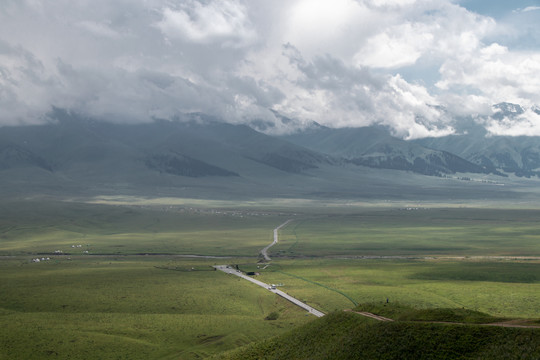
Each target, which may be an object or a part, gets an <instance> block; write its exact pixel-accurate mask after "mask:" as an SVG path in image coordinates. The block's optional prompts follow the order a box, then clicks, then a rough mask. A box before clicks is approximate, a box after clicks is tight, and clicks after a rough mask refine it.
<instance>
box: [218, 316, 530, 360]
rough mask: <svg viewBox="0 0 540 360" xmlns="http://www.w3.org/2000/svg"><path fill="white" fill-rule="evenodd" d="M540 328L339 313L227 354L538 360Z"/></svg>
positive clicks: (231, 359)
mask: <svg viewBox="0 0 540 360" xmlns="http://www.w3.org/2000/svg"><path fill="white" fill-rule="evenodd" d="M539 357H540V330H538V329H524V328H503V327H491V326H481V325H452V324H439V323H415V322H377V321H376V320H371V319H368V318H365V317H362V316H360V315H357V314H354V313H344V312H337V313H332V314H330V315H328V316H325V317H323V318H320V319H317V320H315V321H313V322H311V323H309V324H306V325H303V326H301V327H299V328H297V329H294V330H292V331H290V332H289V333H287V334H283V335H280V336H278V337H275V338H272V339H268V340H264V341H262V342H259V343H256V344H252V345H249V346H247V347H245V348H243V349H240V350H237V351H234V352H231V353H227V354H222V355H221V356H219V357H217V358H218V359H222V360H236V359H238V360H240V359H242V360H249V359H310V360H317V359H325V360H328V359H396V360H397V359H399V360H403V359H415V360H418V359H538V358H539Z"/></svg>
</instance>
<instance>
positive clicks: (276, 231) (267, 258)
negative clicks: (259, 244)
mask: <svg viewBox="0 0 540 360" xmlns="http://www.w3.org/2000/svg"><path fill="white" fill-rule="evenodd" d="M292 220H293V219H289V220H287V221H285V222H284V223H283V224H281V225H279V226H278V227H277V228H275V229H274V241H273V242H272V243H271V244H270V245H268V246H267V247H265V248H264V249H262V250H261V255H262V256H263V258H264V260H265V261H271V260H272V259H270V256H268V249H270V248H271V247H272V246H274V245H276V244H277V242H278V231H279V229H281V228H282V227H284V226H285V225H287V224H288V223H290V222H291V221H292Z"/></svg>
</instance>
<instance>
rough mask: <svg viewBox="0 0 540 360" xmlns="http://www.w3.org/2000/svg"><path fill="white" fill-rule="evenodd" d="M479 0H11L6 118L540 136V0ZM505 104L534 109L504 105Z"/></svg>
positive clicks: (4, 33)
mask: <svg viewBox="0 0 540 360" xmlns="http://www.w3.org/2000/svg"><path fill="white" fill-rule="evenodd" d="M469 2H470V3H474V1H470V0H469V1H466V0H463V1H461V2H460V1H456V0H454V1H451V0H444V1H441V0H438V1H436V0H334V1H329V0H294V1H290V0H287V1H285V0H275V1H262V0H253V1H245V0H244V1H242V0H222V1H217V0H187V1H170V0H144V1H143V0H129V1H128V0H118V1H105V0H93V1H88V0H81V1H76V2H74V1H68V0H57V1H54V2H45V1H40V0H5V1H3V2H2V4H1V5H0V125H15V124H32V123H42V122H45V121H48V119H47V114H48V113H49V112H50V110H51V107H52V106H56V107H61V108H66V109H70V110H73V111H76V112H79V113H82V114H85V115H88V116H96V117H100V118H107V119H110V120H111V121H116V122H144V121H149V120H151V119H153V118H172V117H174V116H175V115H177V114H179V113H185V112H204V113H208V114H211V115H217V116H219V117H222V118H224V119H225V120H226V121H229V122H232V123H248V122H250V121H252V120H255V119H256V120H259V121H260V120H263V121H267V122H273V121H274V120H275V116H276V115H275V113H274V112H272V111H271V109H272V110H275V111H277V112H279V113H281V114H283V115H285V116H288V117H291V118H295V119H298V120H300V122H306V123H307V122H309V121H317V122H319V123H321V124H324V125H328V126H332V127H341V126H363V125H370V124H375V123H377V124H383V125H388V126H390V127H391V128H392V129H393V131H394V133H395V134H396V135H398V136H401V137H404V138H418V137H425V136H441V135H447V134H450V133H453V132H454V131H456V130H455V126H456V124H455V118H456V116H461V117H463V116H471V118H479V116H480V117H482V116H483V117H482V119H483V120H481V121H480V122H481V123H482V124H484V125H485V126H486V127H487V128H488V130H489V131H491V132H492V133H494V134H510V135H520V134H530V133H531V132H532V133H535V134H536V135H538V134H540V125H539V122H538V120H539V119H538V117H539V116H540V115H539V114H538V112H537V111H534V109H535V108H534V105H535V104H540V50H539V47H538V45H539V44H540V30H538V26H537V25H535V23H536V20H535V18H536V17H537V16H538V14H540V12H539V11H540V10H539V9H540V7H538V6H533V5H535V4H531V3H530V2H523V1H518V2H513V3H512V4H508V5H507V6H508V8H505V9H504V10H503V11H501V12H499V13H497V14H495V15H493V14H489V13H488V12H487V11H482V9H481V8H478V7H476V8H473V7H472V6H469V9H468V8H467V6H468V3H469ZM483 13H484V15H482V14H483ZM501 102H508V103H516V104H520V105H522V106H523V108H524V109H528V110H527V111H524V112H523V113H522V114H520V115H519V118H517V117H508V118H503V119H498V118H497V117H494V118H493V117H491V116H492V115H494V114H496V113H497V109H494V108H492V105H493V104H497V103H501ZM486 119H487V120H486ZM278 124H279V126H278V127H277V128H276V129H275V131H277V132H286V131H288V130H289V129H288V128H287V127H283V124H282V123H281V122H278Z"/></svg>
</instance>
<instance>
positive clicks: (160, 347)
mask: <svg viewBox="0 0 540 360" xmlns="http://www.w3.org/2000/svg"><path fill="white" fill-rule="evenodd" d="M211 264H212V263H211V262H209V261H208V260H186V259H170V258H166V259H163V258H162V257H152V256H150V257H144V256H139V257H120V258H115V257H92V258H91V259H90V258H84V257H78V258H75V257H73V258H72V259H71V260H67V259H55V260H51V261H48V262H41V263H38V264H33V263H28V262H27V261H25V260H21V259H20V258H12V259H3V260H2V261H0V323H1V324H2V326H1V327H0V359H10V360H12V359H44V358H49V357H50V358H55V359H168V358H171V359H197V358H201V357H207V356H209V355H212V354H216V353H219V352H222V351H225V350H230V349H234V348H237V347H238V346H242V345H245V344H248V343H251V342H253V341H257V340H261V339H264V338H267V337H268V336H275V335H278V334H280V333H282V332H283V331H285V330H287V329H291V328H293V327H294V326H296V325H299V324H302V323H305V322H306V321H309V320H310V318H308V317H307V316H305V312H304V311H301V310H300V309H299V308H297V307H295V306H293V305H292V304H290V303H289V302H287V301H285V300H283V299H281V298H279V297H276V296H274V295H273V294H271V293H269V292H267V291H265V290H264V289H261V288H259V287H257V286H249V285H247V286H246V284H244V283H243V282H241V281H240V279H237V278H233V277H229V276H227V275H225V274H223V273H221V272H216V271H213V270H212V268H211V267H210V265H211ZM168 269H174V270H168ZM271 313H277V314H278V315H279V316H278V319H277V320H273V321H268V320H265V318H266V317H267V316H268V315H269V314H271Z"/></svg>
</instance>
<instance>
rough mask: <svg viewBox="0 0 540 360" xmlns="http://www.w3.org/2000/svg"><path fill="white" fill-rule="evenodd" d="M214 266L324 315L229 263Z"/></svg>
mask: <svg viewBox="0 0 540 360" xmlns="http://www.w3.org/2000/svg"><path fill="white" fill-rule="evenodd" d="M289 221H290V220H289ZM282 226H284V225H282ZM278 229H279V228H278ZM274 231H275V230H274ZM214 268H216V269H217V270H220V271H223V272H224V273H227V274H231V275H236V276H238V277H241V278H242V279H245V280H248V281H251V282H252V283H254V284H256V285H259V286H260V287H263V288H265V289H266V290H268V291H271V292H273V293H274V294H276V295H279V296H281V297H282V298H284V299H287V300H289V301H290V302H292V303H293V304H295V305H297V306H299V307H301V308H302V309H304V310H307V311H308V312H309V313H310V314H313V315H315V316H317V317H322V316H324V313H323V312H322V311H319V310H317V309H315V308H313V307H311V306H309V305H308V304H306V303H303V302H301V301H300V300H298V299H296V298H294V297H292V296H290V295H289V294H286V293H284V292H283V291H281V290H278V289H272V286H270V285H268V284H265V283H263V282H262V281H259V280H256V279H254V278H252V277H250V276H247V275H244V274H243V273H242V272H241V271H240V270H236V269H233V268H231V267H230V266H227V265H214Z"/></svg>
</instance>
